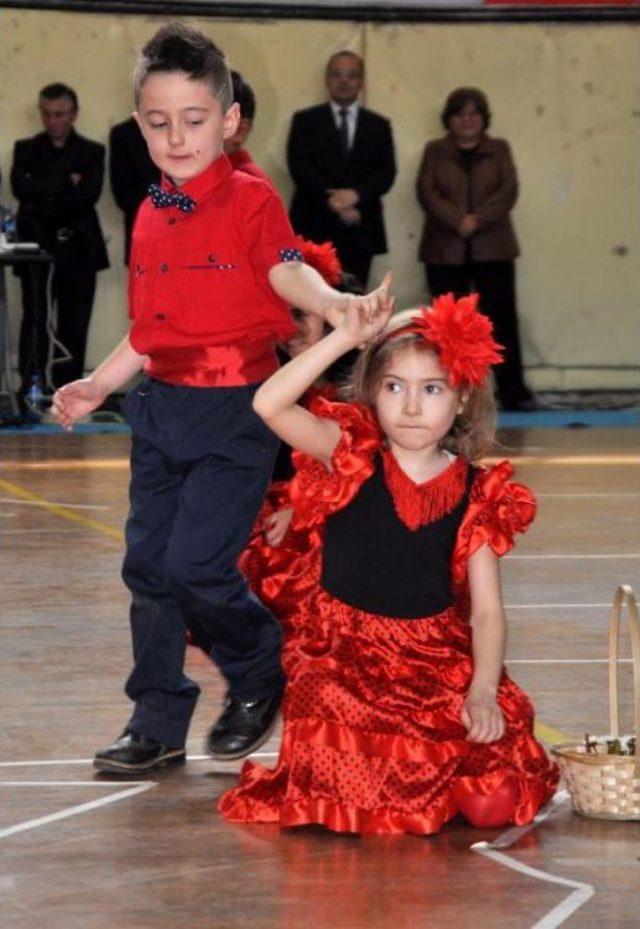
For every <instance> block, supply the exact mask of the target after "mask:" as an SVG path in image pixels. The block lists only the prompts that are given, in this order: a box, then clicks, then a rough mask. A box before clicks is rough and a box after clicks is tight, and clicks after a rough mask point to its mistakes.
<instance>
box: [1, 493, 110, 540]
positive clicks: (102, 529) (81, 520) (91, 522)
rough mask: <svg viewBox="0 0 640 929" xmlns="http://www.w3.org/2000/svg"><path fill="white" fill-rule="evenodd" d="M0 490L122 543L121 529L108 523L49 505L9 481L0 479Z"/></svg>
mask: <svg viewBox="0 0 640 929" xmlns="http://www.w3.org/2000/svg"><path fill="white" fill-rule="evenodd" d="M0 490H3V491H4V492H5V493H8V494H11V495H12V496H14V497H18V498H19V499H20V500H28V501H29V502H30V503H34V504H36V505H37V506H40V507H42V509H43V510H46V511H47V512H48V513H52V514H53V515H54V516H59V517H60V518H61V519H66V520H68V521H69V522H71V523H77V524H78V525H80V526H84V527H85V528H86V529H93V530H94V532H99V533H101V535H105V536H107V537H108V538H109V539H115V540H116V541H117V542H122V541H123V539H124V533H123V532H122V530H121V529H116V528H115V526H110V525H109V524H108V523H103V522H101V521H100V520H98V519H91V517H90V516H81V515H80V514H79V513H75V512H74V511H73V510H70V509H69V508H68V507H66V506H60V505H59V504H57V503H50V502H49V500H45V498H44V497H41V496H40V495H39V494H35V493H33V491H31V490H27V489H26V487H20V485H19V484H13V483H12V482H11V481H5V480H3V479H2V478H0Z"/></svg>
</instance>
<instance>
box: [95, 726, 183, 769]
mask: <svg viewBox="0 0 640 929" xmlns="http://www.w3.org/2000/svg"><path fill="white" fill-rule="evenodd" d="M185 760H186V752H185V750H184V748H171V747H170V746H168V745H163V744H162V742H155V741H154V740H153V739H147V738H146V736H143V735H138V733H137V732H129V730H128V729H125V731H124V732H123V733H122V735H121V736H120V738H119V739H116V741H115V742H114V743H113V744H112V745H108V746H107V748H104V749H102V751H101V752H97V754H96V756H95V758H94V759H93V766H94V768H97V769H98V771H107V772H109V773H110V774H146V773H147V772H148V771H153V770H154V769H156V768H163V767H165V766H166V765H171V764H184V762H185Z"/></svg>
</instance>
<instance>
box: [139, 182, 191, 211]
mask: <svg viewBox="0 0 640 929" xmlns="http://www.w3.org/2000/svg"><path fill="white" fill-rule="evenodd" d="M147 189H148V192H149V196H150V197H151V202H152V203H153V205H154V206H156V207H161V208H162V207H165V206H175V207H177V208H178V209H179V210H182V212H183V213H193V211H194V210H195V208H196V201H195V200H194V199H193V197H190V196H189V194H181V193H180V191H177V192H176V193H175V194H170V193H169V192H168V191H166V190H163V189H162V187H160V185H159V184H149V187H148V188H147Z"/></svg>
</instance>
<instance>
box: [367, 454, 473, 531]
mask: <svg viewBox="0 0 640 929" xmlns="http://www.w3.org/2000/svg"><path fill="white" fill-rule="evenodd" d="M382 461H383V464H384V476H385V481H386V483H387V487H388V488H389V491H390V493H391V496H392V497H393V505H394V508H395V511H396V513H397V515H398V518H399V519H400V520H402V522H403V523H404V524H405V526H406V527H407V528H408V529H411V530H412V531H413V532H415V531H416V530H417V529H419V528H420V526H426V525H427V524H428V523H433V522H435V521H436V520H437V519H441V518H442V517H443V516H446V514H447V513H450V512H451V511H452V510H454V509H455V508H456V506H457V505H458V504H459V503H460V501H461V500H462V496H463V494H464V491H465V487H466V481H467V469H468V467H469V464H468V462H467V461H466V460H465V459H464V458H462V457H461V456H458V457H457V458H456V460H455V461H454V462H452V464H450V465H449V467H448V468H446V469H445V470H444V471H442V473H441V474H437V475H436V476H435V477H432V478H431V479H430V480H428V481H424V483H422V484H416V483H415V482H414V481H412V480H411V478H410V477H409V476H408V475H406V474H405V473H404V471H403V470H402V468H401V467H400V465H399V464H398V462H397V461H396V459H395V458H394V456H393V455H392V454H391V452H390V451H387V450H384V451H383V452H382Z"/></svg>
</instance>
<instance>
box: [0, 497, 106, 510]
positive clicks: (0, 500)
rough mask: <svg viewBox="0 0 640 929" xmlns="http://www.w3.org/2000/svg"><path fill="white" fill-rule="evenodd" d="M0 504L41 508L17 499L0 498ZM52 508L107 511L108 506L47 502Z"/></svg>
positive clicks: (39, 504) (27, 501) (30, 501)
mask: <svg viewBox="0 0 640 929" xmlns="http://www.w3.org/2000/svg"><path fill="white" fill-rule="evenodd" d="M0 503H11V504H12V505H14V506H42V504H41V503H40V502H39V501H37V500H21V499H20V498H19V497H0ZM47 503H51V504H52V505H53V506H64V507H66V508H67V509H68V510H109V509H111V507H108V506H97V505H96V504H93V503H60V502H59V501H57V500H47Z"/></svg>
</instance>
